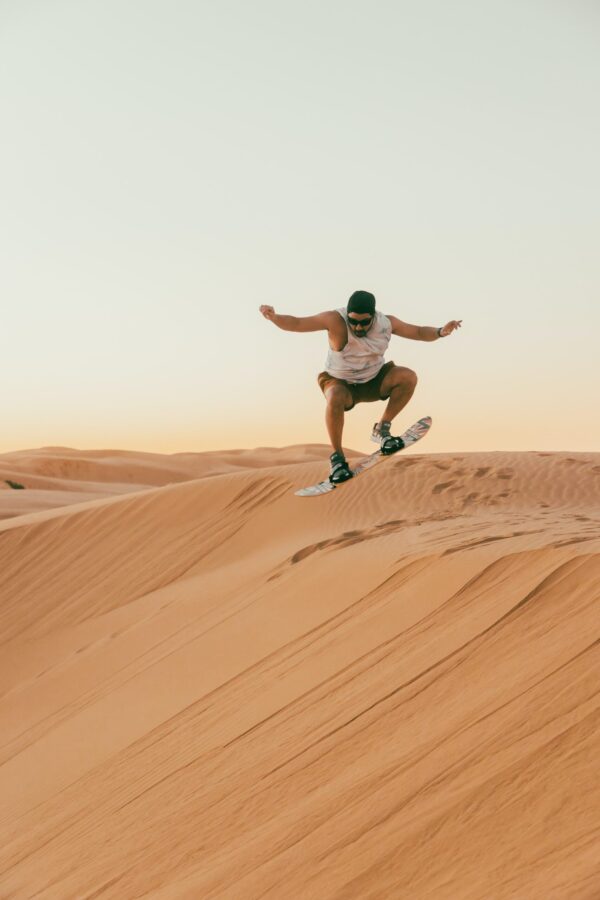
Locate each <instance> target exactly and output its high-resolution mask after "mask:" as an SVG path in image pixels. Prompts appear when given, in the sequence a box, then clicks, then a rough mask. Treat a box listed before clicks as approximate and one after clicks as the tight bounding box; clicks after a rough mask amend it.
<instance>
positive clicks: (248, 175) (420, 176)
mask: <svg viewBox="0 0 600 900" xmlns="http://www.w3.org/2000/svg"><path fill="white" fill-rule="evenodd" d="M599 45H600V8H599V7H598V5H597V4H595V3H594V2H592V0H573V2H570V3H568V4H567V3H562V2H558V0H544V2H542V0H528V2H527V3H523V2H522V0H483V2H482V0H455V2H453V3H448V2H447V0H422V2H420V3H418V4H417V3H414V2H408V0H393V2H392V0H369V2H367V0H361V2H357V0H318V2H317V0H304V2H302V3H298V2H295V3H292V2H288V0H254V2H253V3H247V2H245V0H218V2H217V0H213V2H204V0H194V2H192V0H176V2H173V0H168V2H167V0H127V2H123V0H52V2H51V3H48V2H47V0H14V2H10V0H0V115H1V121H2V126H3V127H2V132H3V137H2V141H1V143H0V305H1V310H2V319H1V322H0V377H1V379H2V388H3V389H2V390H1V391H0V423H1V426H2V427H1V429H0V452H5V451H10V450H16V449H24V448H33V447H41V446H69V447H77V448H82V449H90V448H121V449H137V450H148V451H158V452H177V451H202V450H216V449H223V448H238V447H240V448H241V447H265V446H287V445H290V444H301V443H302V444H304V443H326V442H327V434H326V430H325V425H324V409H325V407H324V399H323V396H322V395H321V393H320V391H319V389H318V387H317V382H316V378H317V374H318V373H319V372H320V371H321V370H322V369H323V368H324V362H325V357H326V354H327V335H326V333H325V332H317V333H311V334H293V333H289V332H284V331H281V330H279V329H277V328H276V327H275V326H274V325H273V324H272V323H269V322H267V321H266V320H265V319H263V318H262V316H261V315H260V314H259V312H258V307H259V306H260V304H263V303H265V304H270V305H272V306H274V307H275V309H276V311H277V312H280V313H286V314H290V315H295V316H308V315H313V314H315V313H318V312H322V311H323V310H327V309H335V308H338V307H342V306H344V305H345V303H346V302H347V299H348V297H349V295H350V294H351V293H352V292H353V291H355V290H368V291H371V292H373V293H374V294H375V296H376V298H377V306H378V308H379V309H380V310H381V311H382V312H384V313H390V314H393V315H395V316H397V317H398V318H400V319H402V320H403V321H406V322H409V323H411V324H417V325H434V326H436V327H437V326H439V325H443V324H444V323H445V322H447V321H448V320H450V319H462V320H463V327H462V329H461V330H459V331H458V332H456V333H455V334H453V335H452V336H451V337H449V338H447V339H445V340H443V341H438V342H435V343H424V342H417V341H409V340H406V339H402V338H398V337H393V338H392V342H391V345H390V350H389V353H388V356H387V358H388V359H393V360H394V361H395V362H396V363H397V364H398V365H404V366H409V367H411V368H413V369H414V370H415V371H416V372H417V374H418V376H419V383H418V386H417V390H416V392H415V394H414V396H413V398H412V400H411V402H410V404H409V405H408V406H407V407H406V409H405V410H403V412H402V413H401V414H400V415H399V417H398V419H397V420H396V422H395V426H397V427H395V428H394V429H393V431H395V432H396V433H399V432H400V431H402V430H403V429H404V428H405V427H407V426H408V425H410V424H412V422H413V421H414V420H415V419H417V418H419V417H421V416H422V415H431V416H432V417H433V420H434V425H433V428H432V430H431V433H430V435H429V436H428V438H427V447H426V448H425V447H424V448H423V451H424V452H427V451H428V452H450V451H452V452H454V451H476V450H571V451H590V450H592V451H593V450H596V451H597V450H600V415H599V414H598V398H597V395H598V390H599V388H600V377H599V373H598V359H599V352H598V344H599V342H600V304H599V300H600V261H599V254H598V246H599V237H600V171H599V166H598V160H599V159H600V119H599V117H598V97H599V96H600V52H599V50H600V46H599ZM382 411H383V406H382V405H379V404H362V405H360V406H357V407H356V408H355V409H354V410H353V411H352V412H351V413H349V414H348V415H347V417H346V426H345V432H344V444H345V446H347V447H352V448H355V449H359V450H372V449H373V445H372V444H371V443H370V442H369V435H370V430H371V426H372V424H373V422H374V421H376V420H377V419H379V418H380V416H381V413H382Z"/></svg>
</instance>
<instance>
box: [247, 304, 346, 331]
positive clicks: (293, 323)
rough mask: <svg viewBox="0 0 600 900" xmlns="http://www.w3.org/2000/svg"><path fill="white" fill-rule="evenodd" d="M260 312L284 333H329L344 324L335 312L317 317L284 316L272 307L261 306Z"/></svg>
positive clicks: (324, 313)
mask: <svg viewBox="0 0 600 900" xmlns="http://www.w3.org/2000/svg"><path fill="white" fill-rule="evenodd" d="M260 311H261V313H262V314H263V316H264V317H265V319H268V320H269V322H273V323H274V324H275V325H277V327H278V328H281V329H283V331H329V330H330V329H331V328H332V327H333V326H335V325H336V324H337V322H336V320H337V319H339V321H340V323H341V322H342V320H341V318H340V316H338V314H337V313H336V312H334V311H333V310H329V311H327V312H322V313H319V314H318V315H316V316H301V317H298V316H283V315H279V314H278V313H276V312H275V310H274V309H273V307H272V306H261V307H260Z"/></svg>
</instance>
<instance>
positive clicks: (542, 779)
mask: <svg viewBox="0 0 600 900" xmlns="http://www.w3.org/2000/svg"><path fill="white" fill-rule="evenodd" d="M8 456H10V455H9V454H4V456H2V457H0V463H1V465H2V467H3V471H6V470H7V468H10V464H11V463H14V465H15V466H16V465H17V463H18V460H19V459H20V464H21V469H20V470H19V471H20V474H21V477H22V478H23V479H24V478H25V477H29V476H30V475H31V477H40V478H55V479H57V480H58V481H59V482H62V481H65V480H71V481H75V480H76V479H77V478H79V477H81V479H84V480H85V481H86V483H88V484H89V483H90V482H92V483H94V484H101V483H104V484H106V485H107V486H110V485H111V484H112V483H113V482H111V481H110V478H109V475H112V476H113V477H114V484H117V485H118V490H117V491H115V492H114V496H110V495H109V496H107V494H106V493H105V494H104V495H103V496H102V497H101V498H100V499H92V500H90V499H89V498H88V499H87V502H84V503H75V504H72V505H69V506H63V507H58V506H57V508H54V509H52V510H42V511H37V512H32V511H29V510H28V514H27V515H19V516H15V517H13V518H5V519H4V520H3V521H2V522H0V595H1V597H2V604H1V607H0V616H1V618H0V621H1V625H2V629H1V640H2V654H1V657H0V659H1V661H0V678H1V680H0V693H1V696H0V724H1V733H2V738H3V740H2V747H1V750H0V754H1V758H0V793H1V796H2V798H3V802H2V806H1V810H0V896H2V897H11V898H12V897H15V898H25V897H27V898H28V897H32V896H34V895H35V896H36V897H42V898H66V897H73V898H83V897H93V896H102V897H107V898H119V900H122V898H133V897H152V898H171V897H182V898H202V900H204V898H240V900H242V898H243V900H247V898H259V897H260V898H263V897H268V898H274V900H281V898H294V900H298V898H302V900H304V898H319V900H325V898H336V900H338V898H340V900H341V898H358V900H372V898H373V900H374V898H381V900H384V898H385V900H389V898H411V900H412V898H417V900H420V898H435V900H438V898H442V900H444V898H448V900H457V898H459V900H462V898H465V900H479V898H486V900H490V898H493V900H503V898H519V900H531V898H534V900H535V898H543V900H547V898H549V900H551V898H556V900H558V898H560V900H563V898H578V900H592V898H597V897H598V896H600V875H599V873H598V863H597V860H598V858H599V853H600V837H599V832H598V812H597V811H598V800H597V791H595V789H594V785H595V784H597V783H598V779H599V772H600V763H599V762H598V759H599V751H600V739H599V737H598V733H599V732H598V726H599V724H600V723H599V718H600V716H599V705H600V698H599V694H598V683H599V682H598V679H599V675H600V666H599V656H600V653H599V642H598V622H599V596H600V530H599V525H600V515H599V512H598V510H599V508H600V454H589V453H536V452H531V453H472V454H432V455H418V454H416V453H412V454H410V453H407V454H405V455H400V456H398V457H396V458H393V459H390V460H389V461H386V462H385V463H384V464H382V465H381V466H379V467H378V468H376V469H374V470H373V471H371V472H369V473H366V474H365V475H363V476H361V478H359V479H357V480H356V481H355V482H351V483H349V484H347V485H344V486H342V487H341V488H340V489H339V490H336V491H334V492H332V493H331V494H327V495H325V496H322V497H318V498H298V497H295V496H294V495H293V490H295V489H296V488H298V487H300V486H303V485H306V484H310V483H312V482H314V481H316V480H318V478H319V477H321V476H322V474H323V467H324V460H325V458H326V456H327V448H325V447H323V446H320V445H315V446H313V447H307V448H301V447H295V448H285V449H284V450H282V451H275V450H272V449H265V448H263V449H262V450H260V449H259V450H255V451H239V452H237V453H236V452H230V453H229V454H228V455H227V459H226V460H224V459H223V457H224V454H216V455H215V456H214V457H212V455H211V454H206V455H204V454H175V455H172V456H169V457H160V455H153V454H128V453H122V452H119V451H102V452H101V453H99V455H98V456H97V457H96V458H93V457H92V456H91V454H90V452H86V453H85V454H84V455H82V454H81V452H80V451H69V450H67V449H65V448H48V449H47V450H45V451H41V452H40V451H35V452H32V451H30V452H24V453H22V454H15V455H14V456H15V459H13V460H9V461H8V462H9V465H8V466H7V457H8ZM203 456H205V457H206V458H205V459H202V458H201V457H203ZM217 456H218V457H219V459H217V458H216V457H217ZM71 463H72V466H71V465H70V464H71ZM219 465H223V466H226V469H225V471H220V470H219V468H218V467H219ZM11 471H12V469H11ZM15 472H16V469H15ZM104 476H106V477H104ZM207 476H210V477H207ZM8 477H12V476H8ZM142 479H146V480H145V481H144V480H142ZM161 479H163V480H161ZM127 484H129V485H132V486H133V487H131V488H130V489H129V492H128V493H122V492H121V490H122V488H123V486H124V485H127ZM158 485H162V486H158ZM142 486H143V489H142V490H141V492H140V488H141V487H142ZM57 490H58V489H57ZM27 493H28V491H27V490H26V491H22V492H19V491H11V494H15V495H16V494H27Z"/></svg>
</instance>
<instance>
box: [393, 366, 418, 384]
mask: <svg viewBox="0 0 600 900" xmlns="http://www.w3.org/2000/svg"><path fill="white" fill-rule="evenodd" d="M418 380H419V377H418V375H417V373H416V372H414V371H413V370H412V369H406V368H402V369H398V371H397V372H394V387H403V388H413V389H414V388H416V386H417V381H418Z"/></svg>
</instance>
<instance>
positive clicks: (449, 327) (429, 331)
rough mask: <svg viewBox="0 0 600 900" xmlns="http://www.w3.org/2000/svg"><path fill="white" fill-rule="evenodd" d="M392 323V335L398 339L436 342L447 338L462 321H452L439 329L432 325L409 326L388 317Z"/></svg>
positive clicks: (394, 317) (393, 317) (406, 323)
mask: <svg viewBox="0 0 600 900" xmlns="http://www.w3.org/2000/svg"><path fill="white" fill-rule="evenodd" d="M388 319H389V320H390V322H391V323H392V334H397V335H398V337H403V338H409V340H411V341H437V340H439V338H441V337H447V336H448V335H449V334H452V332H453V331H454V330H455V329H456V328H460V327H461V325H462V319H452V320H451V321H450V322H447V323H446V324H445V325H443V326H442V327H441V328H435V327H434V326H433V325H409V324H408V322H402V321H401V320H400V319H397V318H396V316H388Z"/></svg>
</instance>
